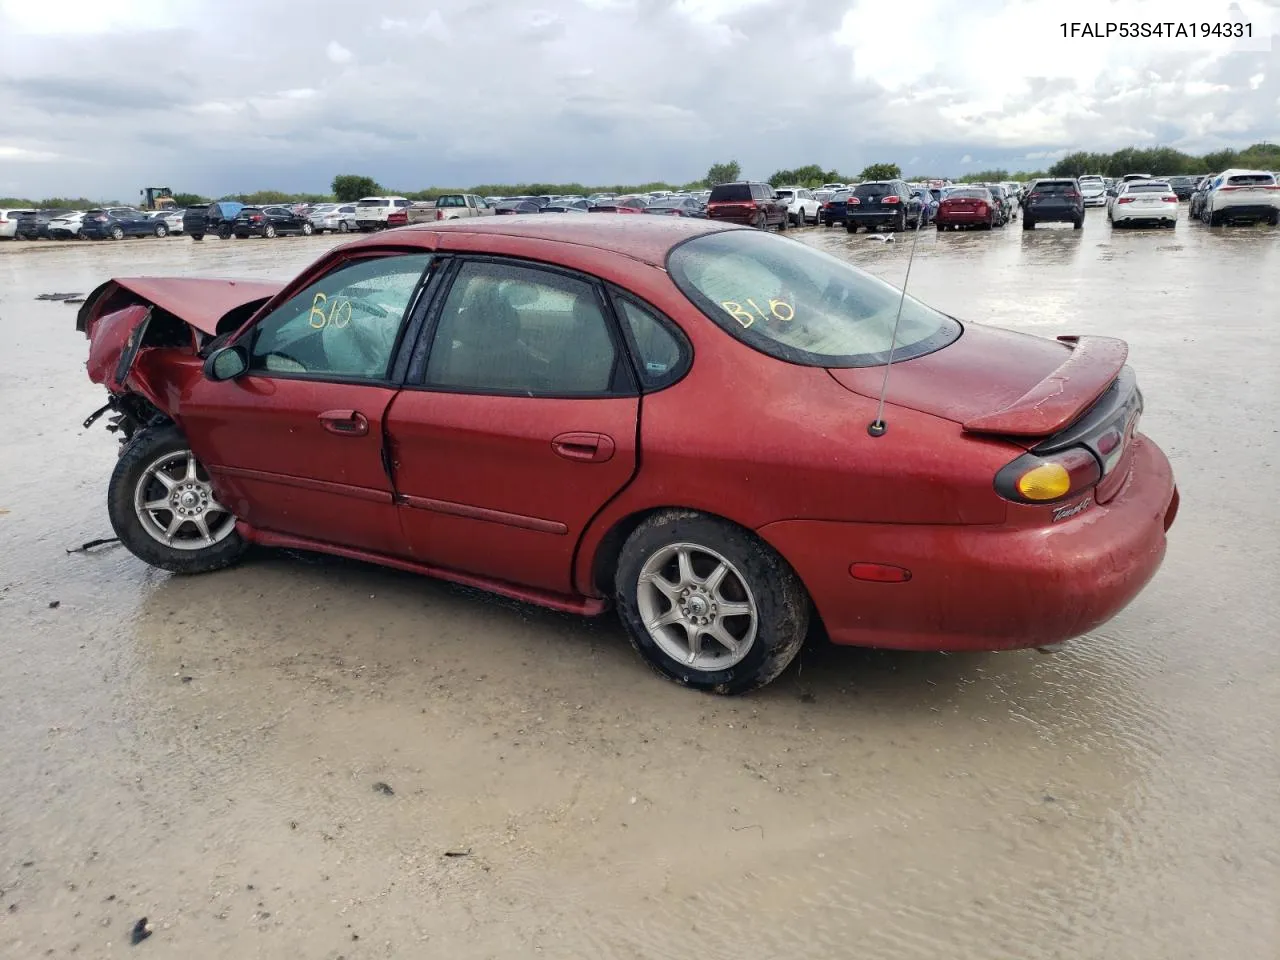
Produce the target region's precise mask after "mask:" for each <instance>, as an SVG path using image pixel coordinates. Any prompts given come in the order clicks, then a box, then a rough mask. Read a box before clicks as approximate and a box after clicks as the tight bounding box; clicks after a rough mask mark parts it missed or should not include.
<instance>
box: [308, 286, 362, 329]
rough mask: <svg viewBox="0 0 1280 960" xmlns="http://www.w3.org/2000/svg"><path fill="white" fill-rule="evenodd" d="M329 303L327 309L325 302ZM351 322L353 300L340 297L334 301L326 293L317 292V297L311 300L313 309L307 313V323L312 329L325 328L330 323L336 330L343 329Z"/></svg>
mask: <svg viewBox="0 0 1280 960" xmlns="http://www.w3.org/2000/svg"><path fill="white" fill-rule="evenodd" d="M327 303H328V304H329V309H328V311H327V312H326V311H325V304H327ZM350 322H351V301H350V300H348V299H346V298H345V297H339V298H337V299H335V300H334V301H333V302H332V303H329V298H328V296H326V295H325V294H324V293H321V292H319V291H317V292H316V295H315V298H314V299H313V300H312V301H311V310H310V311H309V312H308V313H307V323H308V324H310V325H311V327H312V329H315V330H323V329H324V328H325V327H327V326H329V325H330V324H332V325H333V327H334V329H335V330H341V329H342V328H343V327H345V326H346V325H347V324H349V323H350Z"/></svg>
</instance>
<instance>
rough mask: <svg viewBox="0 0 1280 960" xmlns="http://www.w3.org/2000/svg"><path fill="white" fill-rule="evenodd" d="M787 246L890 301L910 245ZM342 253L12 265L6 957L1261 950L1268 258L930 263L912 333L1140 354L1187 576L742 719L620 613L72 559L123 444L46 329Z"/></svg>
mask: <svg viewBox="0 0 1280 960" xmlns="http://www.w3.org/2000/svg"><path fill="white" fill-rule="evenodd" d="M1184 218H1185V212H1184ZM789 235H790V236H794V237H796V238H797V239H798V240H799V241H800V242H805V243H812V244H816V245H819V246H821V247H822V248H824V249H827V250H829V251H831V252H833V253H835V254H837V255H840V256H846V257H848V258H850V259H851V260H853V261H855V262H858V263H859V264H861V265H864V266H866V267H867V268H869V269H870V270H872V271H874V272H876V273H878V274H880V275H882V276H884V277H886V278H888V279H891V280H893V281H894V282H900V281H901V277H902V272H903V269H904V267H905V265H906V258H907V253H908V249H909V243H908V242H907V241H908V239H909V238H908V237H905V236H900V237H899V238H898V240H897V242H895V243H892V244H885V243H881V242H880V241H878V240H876V239H875V238H873V237H867V236H865V235H862V234H858V235H856V236H852V237H850V236H848V235H847V234H845V232H844V231H842V230H830V231H823V230H822V229H820V228H814V229H808V230H804V231H799V232H796V233H794V234H789ZM335 242H338V238H336V237H315V238H311V239H306V240H303V239H277V240H274V241H264V240H246V241H224V242H219V241H217V240H206V241H205V242H204V243H200V244H197V243H193V242H192V241H191V240H189V239H185V238H170V239H166V240H138V241H127V242H124V243H63V244H54V243H38V244H31V243H25V244H24V243H6V244H3V245H0V334H3V337H4V341H5V343H6V348H5V349H4V350H0V401H2V403H3V409H4V410H5V411H6V413H7V424H6V430H5V437H4V442H3V447H2V448H0V449H2V450H3V454H2V455H0V547H2V548H3V549H0V624H2V625H3V629H0V652H2V653H3V660H2V662H3V668H2V669H0V730H3V733H4V750H3V752H2V753H0V955H3V956H5V957H14V958H19V957H24V958H25V957H39V956H46V955H47V956H51V957H71V956H77V957H88V958H98V957H111V956H119V955H122V954H124V953H127V952H129V951H131V950H134V949H136V950H137V956H144V955H149V956H153V957H182V958H183V960H205V958H210V960H212V958H226V957H239V958H251V957H288V958H316V960H336V958H339V957H342V958H346V960H357V958H366V957H446V956H448V957H460V958H470V957H495V958H496V957H502V958H508V957H528V956H547V957H559V958H569V957H573V958H576V957H583V958H591V960H610V958H657V957H663V958H675V957H695V956H696V957H698V958H700V960H713V958H733V960H750V958H783V957H788V958H789V957H808V958H819V957H821V958H826V957H832V958H834V957H841V958H847V957H851V956H856V957H858V958H860V960H873V958H886V960H888V958H892V960H911V958H920V960H933V958H939V957H947V958H952V960H956V958H973V960H991V958H996V957H1018V958H1046V960H1047V958H1071V960H1085V958H1104V957H1105V958H1118V957H1124V958H1153V960H1154V958H1160V960H1180V958H1187V960H1204V958H1209V957H1239V958H1241V960H1245V958H1254V957H1257V958H1262V957H1274V956H1276V955H1277V954H1276V951H1277V949H1278V947H1277V944H1280V803H1277V796H1280V743H1278V738H1277V731H1278V729H1280V723H1278V722H1277V721H1278V720H1280V659H1278V658H1277V656H1276V637H1277V624H1280V595H1278V593H1277V590H1276V584H1277V571H1280V548H1278V546H1277V544H1280V523H1278V522H1277V521H1278V519H1280V507H1277V502H1276V490H1277V487H1278V485H1277V481H1276V475H1275V472H1274V471H1275V470H1276V468H1277V466H1280V457H1278V456H1277V454H1278V452H1280V449H1278V448H1280V433H1278V432H1277V429H1278V428H1280V373H1278V372H1277V371H1280V335H1278V334H1277V329H1276V322H1277V319H1280V230H1277V229H1269V228H1266V227H1260V228H1241V229H1230V230H1221V229H1215V230H1212V231H1211V230H1209V229H1207V228H1205V227H1202V226H1201V225H1199V224H1191V223H1188V222H1187V221H1186V220H1185V219H1184V220H1183V221H1181V222H1180V223H1179V224H1178V227H1177V229H1176V231H1168V230H1163V231H1161V230H1141V231H1140V230H1132V231H1124V232H1120V231H1116V232H1112V231H1111V230H1110V229H1109V228H1108V226H1107V224H1106V221H1105V214H1104V212H1103V211H1098V210H1091V211H1089V214H1088V222H1087V224H1086V227H1085V229H1084V230H1083V231H1072V230H1071V229H1070V228H1069V227H1068V228H1066V229H1062V228H1060V227H1052V226H1049V227H1041V228H1038V229H1037V230H1036V231H1035V232H1034V233H1024V232H1023V231H1022V230H1021V226H1020V224H1014V225H1012V226H1011V227H1009V228H1006V229H1004V230H997V231H994V232H992V233H962V234H950V233H948V234H945V235H941V236H939V235H937V234H935V233H934V232H933V231H932V230H929V231H925V232H924V233H923V234H922V235H921V239H920V246H919V251H918V253H917V257H916V262H915V265H914V267H913V275H912V280H911V289H912V292H913V293H914V294H915V295H916V296H919V297H920V298H922V299H924V300H926V301H927V302H930V303H932V304H933V305H935V306H937V307H939V308H941V309H943V310H945V311H947V312H949V313H952V314H955V315H956V316H958V317H961V318H963V319H968V320H975V321H982V322H988V323H993V324H996V325H1002V326H1009V327H1015V328H1019V329H1023V330H1029V331H1032V332H1035V333H1039V334H1043V335H1046V336H1056V335H1058V334H1065V333H1096V334H1109V335H1115V336H1120V337H1123V338H1125V339H1127V340H1128V341H1129V343H1130V345H1131V362H1132V363H1133V364H1134V366H1135V367H1136V369H1137V371H1138V376H1139V381H1140V383H1141V384H1142V386H1143V388H1144V391H1145V393H1146V398H1147V411H1146V414H1145V416H1144V420H1143V425H1144V430H1145V432H1147V433H1148V434H1149V435H1151V436H1152V437H1153V438H1154V439H1155V440H1156V441H1157V442H1158V443H1160V444H1161V445H1162V446H1163V447H1164V449H1165V450H1166V452H1167V453H1168V454H1169V456H1170V459H1171V460H1172V461H1173V464H1174V468H1175V471H1176V472H1177V477H1178V482H1179V485H1180V488H1181V492H1182V508H1181V513H1180V514H1179V517H1178V521H1177V523H1176V524H1175V526H1174V528H1173V530H1172V532H1171V540H1170V545H1169V554H1168V558H1167V560H1166V562H1165V566H1164V568H1163V569H1162V571H1161V572H1160V574H1159V575H1158V576H1157V578H1156V580H1155V581H1154V582H1153V583H1152V584H1151V586H1150V587H1149V588H1148V589H1147V590H1146V592H1145V593H1144V594H1142V596H1140V597H1139V598H1138V600H1137V601H1136V602H1135V603H1134V604H1133V605H1132V606H1131V607H1130V608H1129V609H1128V610H1126V611H1125V612H1124V613H1123V614H1122V615H1121V616H1120V617H1118V618H1117V619H1116V620H1114V621H1113V622H1111V623H1110V624H1108V625H1107V626H1106V627H1104V628H1103V629H1102V630H1101V631H1099V632H1098V633H1096V634H1094V635H1091V636H1088V637H1085V638H1083V639H1081V640H1079V641H1077V642H1075V643H1074V644H1072V645H1070V646H1068V647H1067V648H1066V649H1065V650H1064V651H1063V652H1061V653H1058V654H1056V655H1053V656H1042V655H1039V654H1037V653H1034V652H1020V653H1007V654H993V655H967V656H945V655H908V654H900V653H894V654H890V653H880V652H872V651H860V650H847V649H829V648H816V649H811V650H808V651H806V652H805V654H804V655H803V657H802V660H801V661H800V664H799V669H793V670H792V671H791V672H789V673H788V674H787V675H786V676H785V677H784V678H782V679H781V680H780V681H778V682H777V683H775V684H774V685H772V686H771V687H769V688H767V689H765V690H764V691H762V692H760V693H758V694H756V695H753V696H750V697H747V698H742V699H737V700H724V699H716V698H712V697H708V696H702V695H697V694H693V693H690V692H688V691H685V690H681V689H679V688H677V687H675V686H673V685H670V684H666V683H663V682H662V681H660V680H659V679H657V678H656V677H654V676H653V675H651V674H650V673H649V671H648V670H647V669H646V668H645V667H644V666H643V664H642V663H641V662H640V661H639V660H638V659H637V658H636V657H635V656H634V655H633V654H632V652H631V650H630V648H629V647H628V645H627V643H626V640H625V639H624V637H623V635H622V631H621V628H620V627H619V625H618V624H617V622H616V621H615V620H614V619H613V618H611V617H605V618H602V619H601V620H598V621H591V622H588V621H582V620H577V619H573V618H570V617H566V616H560V615H557V614H553V613H548V612H544V611H541V610H537V609H533V608H528V607H523V606H520V605H517V604H511V603H506V602H502V601H497V600H495V599H493V598H490V597H487V596H485V595H482V594H478V593H476V592H473V591H468V590H465V589H461V588H457V587H452V586H448V585H445V584H441V583H438V582H434V581H430V580H424V579H419V578H416V577H412V576H409V575H402V574H398V573H395V572H391V571H387V570H382V569H378V568H373V567H367V566H362V565H359V564H354V563H346V562H338V561H331V560H323V559H317V558H315V557H303V556H298V555H293V554H283V553H280V554H271V553H266V554H258V555H256V556H255V558H254V559H253V560H252V561H251V562H248V563H246V564H244V565H243V566H240V567H238V568H236V569H233V570H230V571H227V572H224V573H219V574H216V575H210V576H205V577H197V578H190V579H183V578H177V577H172V576H169V575H167V574H163V573H160V572H158V571H155V570H151V569H148V568H147V567H145V566H144V565H143V564H142V563H141V562H139V561H137V560H135V559H133V558H132V557H131V556H129V555H128V554H127V553H125V552H124V550H122V549H120V548H113V547H105V548H101V549H98V550H95V551H92V552H90V553H87V554H85V553H78V554H68V553H67V552H66V550H65V548H68V547H74V546H76V545H78V544H80V543H82V542H84V541H86V540H89V539H92V538H95V537H101V536H109V535H110V527H109V524H108V522H107V517H106V509H105V502H104V494H105V488H106V482H107V478H108V476H109V474H110V471H111V467H112V464H113V462H114V457H115V449H114V448H115V440H114V439H113V438H112V437H111V436H110V435H109V434H107V433H106V432H105V431H104V430H103V429H102V428H101V426H100V425H99V426H95V427H94V428H92V429H91V430H88V431H85V430H82V429H81V428H80V421H81V420H82V419H83V418H84V417H85V416H86V415H87V414H88V413H89V412H90V411H92V410H93V409H95V408H96V407H97V406H99V405H100V403H101V401H102V394H101V390H100V388H98V387H96V386H94V385H92V384H90V383H89V382H88V380H87V378H86V377H85V375H84V370H83V360H84V356H85V350H86V344H85V341H84V339H83V338H82V337H81V336H80V335H79V334H77V333H75V331H74V312H75V308H74V307H72V306H67V305H64V304H61V303H47V302H37V301H35V299H34V298H35V296H36V295H37V294H39V293H45V292H54V291H66V292H70V291H80V292H87V291H88V290H90V289H92V288H93V287H94V286H95V285H96V284H97V283H98V282H100V281H101V280H103V279H106V278H107V277H110V276H112V275H136V274H184V275H211V276H247V277H270V278H281V279H283V278H286V277H289V276H291V275H292V274H293V273H294V272H295V271H296V270H297V269H298V268H299V267H301V266H303V265H304V264H306V263H308V262H309V261H311V260H312V259H314V258H315V257H316V256H317V255H319V253H320V252H321V251H322V250H325V249H327V248H328V247H329V246H331V245H332V244H333V243H335ZM451 854H460V855H456V856H454V855H451ZM141 917H147V918H149V920H150V922H151V924H152V926H153V928H154V934H153V935H152V937H151V938H150V939H148V940H147V941H146V942H145V943H143V944H142V945H140V946H138V947H136V948H133V947H130V946H129V931H130V929H131V928H132V926H133V925H134V923H135V922H136V921H137V920H138V919H139V918H141Z"/></svg>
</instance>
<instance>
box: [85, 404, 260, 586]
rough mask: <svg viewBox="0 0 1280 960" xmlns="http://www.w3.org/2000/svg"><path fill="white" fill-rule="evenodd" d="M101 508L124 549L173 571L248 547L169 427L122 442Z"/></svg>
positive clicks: (196, 568)
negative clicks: (104, 505)
mask: <svg viewBox="0 0 1280 960" xmlns="http://www.w3.org/2000/svg"><path fill="white" fill-rule="evenodd" d="M107 512H108V514H109V516H110V518H111V526H112V528H113V529H114V530H115V532H116V536H117V537H119V538H120V542H121V543H123V544H124V545H125V547H127V548H128V550H129V552H130V553H132V554H133V555H134V556H136V557H137V558H138V559H140V560H143V561H145V562H147V563H149V564H151V565H152V566H154V567H159V568H161V569H162V570H170V571H172V572H173V573H206V572H208V571H210V570H217V569H219V568H221V567H226V566H229V565H231V564H232V563H235V561H236V560H238V559H239V558H240V556H241V554H243V553H244V551H245V549H246V548H247V546H248V545H247V544H246V543H245V541H244V540H243V539H242V538H241V537H240V535H239V534H238V533H237V532H236V518H235V516H234V515H233V514H232V513H231V511H230V510H228V509H227V508H226V507H225V506H223V505H222V504H221V503H219V502H218V498H217V496H216V495H215V494H214V492H213V487H212V486H211V485H210V483H209V477H208V474H206V473H205V471H204V468H203V467H202V466H201V465H200V463H199V461H198V460H196V458H195V455H194V454H193V453H192V452H191V450H190V448H189V447H188V445H187V440H186V438H185V437H184V436H183V435H182V432H181V431H180V430H178V428H177V427H174V426H165V427H153V428H151V429H148V430H144V431H142V432H141V433H139V434H137V435H136V436H135V437H134V438H133V439H132V440H131V441H129V444H128V446H126V447H125V448H124V451H123V452H122V453H121V454H120V459H119V460H118V461H116V468H115V471H114V472H113V473H112V475H111V484H110V487H109V488H108V491H107Z"/></svg>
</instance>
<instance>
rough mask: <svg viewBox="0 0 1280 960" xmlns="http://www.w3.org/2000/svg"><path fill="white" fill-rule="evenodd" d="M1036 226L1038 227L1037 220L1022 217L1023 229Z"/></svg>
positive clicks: (1031, 228)
mask: <svg viewBox="0 0 1280 960" xmlns="http://www.w3.org/2000/svg"><path fill="white" fill-rule="evenodd" d="M1035 228H1036V222H1035V221H1034V220H1032V219H1031V218H1030V217H1023V218H1022V229H1023V230H1034V229H1035Z"/></svg>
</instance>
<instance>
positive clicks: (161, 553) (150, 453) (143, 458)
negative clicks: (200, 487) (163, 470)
mask: <svg viewBox="0 0 1280 960" xmlns="http://www.w3.org/2000/svg"><path fill="white" fill-rule="evenodd" d="M187 449H188V444H187V439H186V437H184V436H183V435H182V431H180V430H179V429H178V428H177V427H175V426H173V425H172V424H170V425H167V426H162V427H151V428H148V429H145V430H142V431H141V432H139V433H137V434H135V435H134V437H133V439H132V440H130V441H129V443H128V445H127V446H126V447H125V448H124V450H123V451H121V454H120V458H119V460H117V461H116V467H115V470H114V471H113V472H112V474H111V484H110V486H109V487H108V489H107V513H108V516H109V517H110V519H111V527H112V529H113V530H115V533H116V536H117V537H119V538H120V542H121V543H122V544H124V546H125V547H126V548H127V549H128V551H129V552H130V553H132V554H133V555H134V556H135V557H137V558H138V559H139V560H142V561H143V562H145V563H149V564H151V565H152V566H153V567H159V568H160V569H162V570H169V571H171V572H172V573H208V572H209V571H212V570H220V569H222V568H223V567H228V566H230V565H231V564H233V563H235V562H236V561H237V560H239V559H240V557H241V555H242V554H243V553H244V552H245V550H246V549H248V544H247V543H245V541H244V540H243V539H241V537H240V534H239V533H238V532H237V531H235V530H232V531H231V533H230V534H228V535H227V536H226V537H225V538H223V539H222V540H220V541H218V542H217V543H215V544H213V545H212V546H209V547H202V548H199V549H195V550H181V549H178V548H175V547H171V546H166V545H165V544H163V543H161V542H160V541H159V540H157V539H156V538H155V537H153V536H152V535H151V534H149V533H148V532H147V531H146V529H144V527H143V525H142V521H141V520H140V519H139V518H138V514H137V512H136V511H135V509H134V495H135V493H136V492H137V488H138V485H139V483H140V482H142V481H143V478H144V476H145V474H146V471H147V468H148V467H149V466H151V465H152V464H153V463H155V462H156V460H158V459H159V458H161V457H163V456H165V455H166V454H173V453H180V452H182V451H185V450H187ZM157 486H158V485H157Z"/></svg>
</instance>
